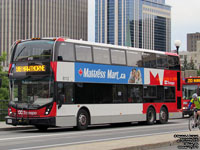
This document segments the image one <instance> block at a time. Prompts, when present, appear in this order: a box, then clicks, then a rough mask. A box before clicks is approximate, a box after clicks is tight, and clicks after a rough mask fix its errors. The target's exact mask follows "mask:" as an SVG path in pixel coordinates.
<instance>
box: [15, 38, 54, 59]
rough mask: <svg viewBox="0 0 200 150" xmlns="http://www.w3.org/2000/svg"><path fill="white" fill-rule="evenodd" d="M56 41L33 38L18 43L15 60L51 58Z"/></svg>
mask: <svg viewBox="0 0 200 150" xmlns="http://www.w3.org/2000/svg"><path fill="white" fill-rule="evenodd" d="M53 44H54V41H50V40H32V41H26V42H21V43H19V44H17V46H16V48H15V50H14V56H13V61H30V60H37V61H38V60H50V58H51V57H50V56H51V52H52V49H53Z"/></svg>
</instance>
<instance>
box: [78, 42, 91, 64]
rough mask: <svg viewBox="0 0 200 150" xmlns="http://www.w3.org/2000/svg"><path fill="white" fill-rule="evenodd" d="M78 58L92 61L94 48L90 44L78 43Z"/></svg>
mask: <svg viewBox="0 0 200 150" xmlns="http://www.w3.org/2000/svg"><path fill="white" fill-rule="evenodd" d="M75 49H76V60H77V61H85V62H92V50H91V47H90V46H85V45H76V46H75Z"/></svg>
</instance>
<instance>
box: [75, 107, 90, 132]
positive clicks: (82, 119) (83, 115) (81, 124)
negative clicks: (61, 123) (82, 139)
mask: <svg viewBox="0 0 200 150" xmlns="http://www.w3.org/2000/svg"><path fill="white" fill-rule="evenodd" d="M88 124H89V114H88V112H87V111H86V110H84V109H81V110H80V111H79V112H78V115H77V129H78V130H86V129H87V127H88Z"/></svg>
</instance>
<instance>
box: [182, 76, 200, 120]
mask: <svg viewBox="0 0 200 150" xmlns="http://www.w3.org/2000/svg"><path fill="white" fill-rule="evenodd" d="M182 89H183V100H182V101H183V105H182V106H183V117H184V115H191V114H192V113H193V112H192V111H190V110H187V108H188V105H189V103H190V101H191V99H192V95H193V94H194V93H197V94H198V95H199V94H200V77H188V78H185V79H184V80H183V87H182ZM192 107H193V105H192Z"/></svg>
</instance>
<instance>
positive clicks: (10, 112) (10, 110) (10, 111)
mask: <svg viewBox="0 0 200 150" xmlns="http://www.w3.org/2000/svg"><path fill="white" fill-rule="evenodd" d="M8 111H9V115H10V116H11V115H12V109H11V108H8Z"/></svg>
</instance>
